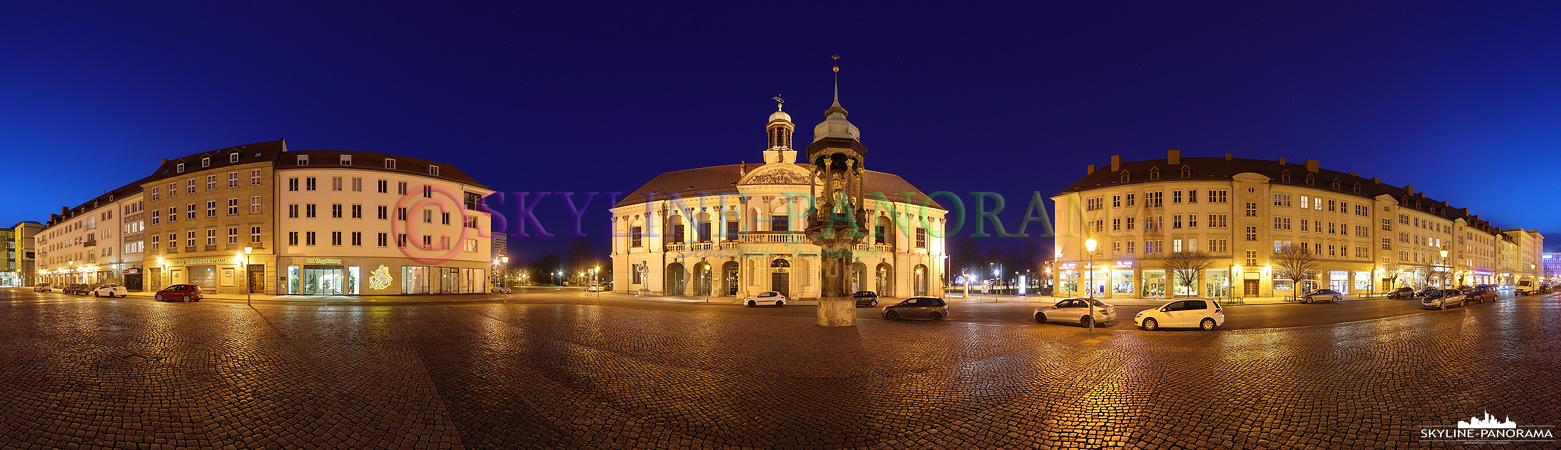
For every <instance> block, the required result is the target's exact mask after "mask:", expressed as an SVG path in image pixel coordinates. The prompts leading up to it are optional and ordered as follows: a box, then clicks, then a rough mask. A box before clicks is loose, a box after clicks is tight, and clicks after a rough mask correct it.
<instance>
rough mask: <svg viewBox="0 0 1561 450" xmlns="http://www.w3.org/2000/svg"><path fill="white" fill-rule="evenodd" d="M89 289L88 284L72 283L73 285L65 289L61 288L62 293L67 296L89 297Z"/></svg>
mask: <svg viewBox="0 0 1561 450" xmlns="http://www.w3.org/2000/svg"><path fill="white" fill-rule="evenodd" d="M87 289H88V288H87V285H86V284H82V283H71V284H67V285H65V287H63V288H60V292H63V293H66V294H76V295H87Z"/></svg>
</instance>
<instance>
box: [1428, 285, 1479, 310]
mask: <svg viewBox="0 0 1561 450" xmlns="http://www.w3.org/2000/svg"><path fill="white" fill-rule="evenodd" d="M1465 303H1468V300H1466V299H1465V298H1464V295H1463V291H1460V290H1457V289H1441V290H1439V291H1437V292H1432V293H1431V295H1427V296H1426V297H1425V298H1423V299H1420V307H1422V308H1436V309H1447V307H1449V306H1463V305H1464V304H1465Z"/></svg>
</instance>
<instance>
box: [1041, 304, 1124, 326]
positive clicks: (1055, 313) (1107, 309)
mask: <svg viewBox="0 0 1561 450" xmlns="http://www.w3.org/2000/svg"><path fill="white" fill-rule="evenodd" d="M1089 302H1094V303H1095V317H1094V319H1091V318H1090V314H1089ZM1113 320H1117V308H1116V307H1114V306H1111V305H1108V304H1106V303H1105V302H1102V301H1100V300H1097V299H1092V298H1067V299H1062V300H1061V301H1058V302H1057V304H1055V305H1050V306H1042V307H1040V308H1035V323H1046V322H1066V323H1077V324H1079V325H1083V326H1086V327H1087V326H1089V324H1090V322H1095V323H1106V322H1110V321H1113Z"/></svg>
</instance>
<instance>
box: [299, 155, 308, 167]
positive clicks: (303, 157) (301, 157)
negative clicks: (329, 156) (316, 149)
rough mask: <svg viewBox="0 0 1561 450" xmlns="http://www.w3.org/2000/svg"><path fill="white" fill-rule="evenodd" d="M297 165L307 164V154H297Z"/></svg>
mask: <svg viewBox="0 0 1561 450" xmlns="http://www.w3.org/2000/svg"><path fill="white" fill-rule="evenodd" d="M298 165H300V166H307V165H309V155H298Z"/></svg>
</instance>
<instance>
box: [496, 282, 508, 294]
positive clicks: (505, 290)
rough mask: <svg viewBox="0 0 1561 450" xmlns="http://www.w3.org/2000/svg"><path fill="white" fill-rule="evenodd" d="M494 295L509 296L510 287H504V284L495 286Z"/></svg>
mask: <svg viewBox="0 0 1561 450" xmlns="http://www.w3.org/2000/svg"><path fill="white" fill-rule="evenodd" d="M493 293H495V294H508V293H509V286H505V285H502V284H495V285H493Z"/></svg>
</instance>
